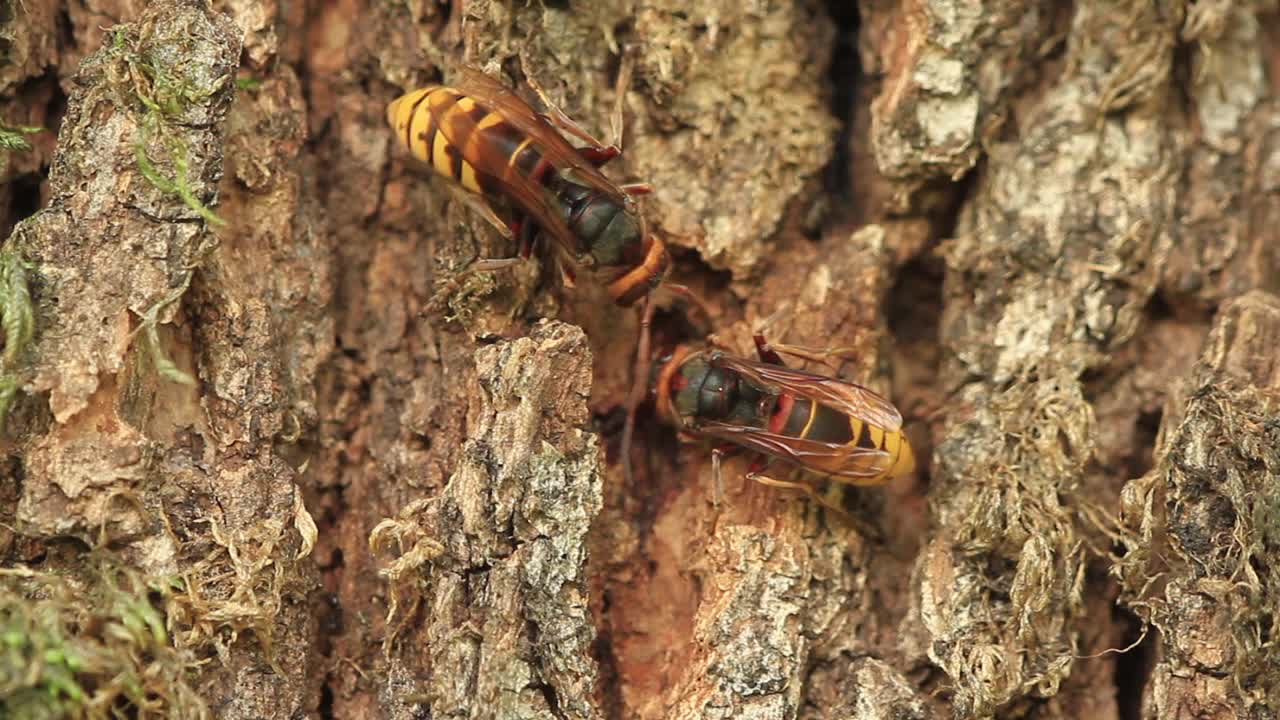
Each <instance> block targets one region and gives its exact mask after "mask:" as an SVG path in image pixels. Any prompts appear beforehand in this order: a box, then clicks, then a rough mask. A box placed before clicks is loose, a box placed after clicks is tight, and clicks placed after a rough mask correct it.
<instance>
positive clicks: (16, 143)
mask: <svg viewBox="0 0 1280 720" xmlns="http://www.w3.org/2000/svg"><path fill="white" fill-rule="evenodd" d="M41 132H44V128H42V127H32V126H28V125H15V126H10V125H6V124H5V123H3V122H0V150H8V151H10V152H30V150H31V143H30V141H28V140H27V136H28V135H35V134H36V133H41Z"/></svg>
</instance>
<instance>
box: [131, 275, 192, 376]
mask: <svg viewBox="0 0 1280 720" xmlns="http://www.w3.org/2000/svg"><path fill="white" fill-rule="evenodd" d="M192 274H193V273H192V272H191V271H188V272H187V274H186V277H185V279H184V280H183V282H182V284H181V285H179V286H178V287H177V288H175V289H174V290H173V292H171V293H169V294H168V295H166V296H165V297H163V298H161V299H160V301H159V302H157V303H156V304H154V305H152V306H151V307H150V308H148V309H147V311H146V313H144V314H143V316H142V324H141V325H139V326H138V329H137V330H135V331H134V334H135V335H137V334H141V335H142V342H143V348H144V349H145V351H146V355H147V358H148V359H149V360H150V361H151V365H152V367H154V368H155V371H156V372H157V373H159V374H160V376H161V377H164V378H167V379H169V380H172V381H173V382H176V383H180V384H182V385H195V384H196V379H195V378H193V377H191V375H190V374H189V373H187V372H185V371H183V370H182V369H181V368H179V367H178V366H177V365H176V364H175V363H174V362H173V360H172V359H170V358H169V356H168V355H166V354H165V352H164V346H163V344H162V343H161V342H160V312H161V311H162V310H164V309H165V308H166V307H168V306H170V305H172V304H173V303H175V302H177V301H178V300H179V299H181V298H182V296H183V295H184V294H185V293H186V292H187V288H189V287H191V276H192Z"/></svg>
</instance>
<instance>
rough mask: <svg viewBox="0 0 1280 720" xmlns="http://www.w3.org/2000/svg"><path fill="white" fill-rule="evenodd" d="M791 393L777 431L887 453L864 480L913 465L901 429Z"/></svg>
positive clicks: (907, 469)
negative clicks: (880, 466) (876, 470)
mask: <svg viewBox="0 0 1280 720" xmlns="http://www.w3.org/2000/svg"><path fill="white" fill-rule="evenodd" d="M792 397H793V398H794V399H793V401H792V403H791V408H790V412H789V413H788V415H787V419H786V422H785V423H784V424H783V425H782V428H781V430H780V432H781V434H783V435H789V436H791V437H797V438H804V439H805V440H812V441H815V442H825V443H834V444H837V445H849V446H851V447H857V448H862V449H866V450H881V451H883V452H885V453H888V456H889V459H888V462H887V464H885V465H884V467H885V470H884V471H883V472H881V473H878V474H877V475H876V476H875V477H870V478H868V479H867V484H872V483H876V482H881V481H884V480H888V479H889V478H893V477H897V476H899V475H905V474H907V473H909V472H911V471H912V470H914V469H915V464H916V463H915V456H914V455H913V454H912V452H911V446H910V445H909V444H908V443H907V439H906V437H905V436H903V434H902V431H901V430H885V429H884V428H882V427H879V426H877V425H874V424H872V423H869V422H864V421H862V420H860V419H858V418H856V417H853V416H851V415H846V414H845V413H842V412H840V411H838V410H835V409H834V408H831V407H829V406H827V405H824V404H822V403H818V402H814V401H812V400H810V399H808V398H802V397H795V396H792Z"/></svg>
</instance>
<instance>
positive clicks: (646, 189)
mask: <svg viewBox="0 0 1280 720" xmlns="http://www.w3.org/2000/svg"><path fill="white" fill-rule="evenodd" d="M619 189H620V190H622V192H624V193H626V194H628V195H648V194H649V193H651V192H653V186H652V185H650V184H649V183H627V184H626V185H620V186H619Z"/></svg>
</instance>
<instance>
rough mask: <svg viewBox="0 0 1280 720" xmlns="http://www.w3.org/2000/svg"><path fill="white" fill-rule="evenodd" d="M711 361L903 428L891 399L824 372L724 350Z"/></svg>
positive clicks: (873, 420)
mask: <svg viewBox="0 0 1280 720" xmlns="http://www.w3.org/2000/svg"><path fill="white" fill-rule="evenodd" d="M710 362H711V364H712V365H715V366H718V367H723V368H728V369H730V370H733V371H734V372H737V373H739V374H741V375H742V376H744V377H745V378H747V379H748V380H750V381H752V382H754V383H758V384H760V385H765V386H769V387H774V388H777V389H779V390H781V391H782V392H786V393H790V394H792V395H797V396H799V397H803V398H808V399H809V400H813V401H815V402H820V403H822V404H824V405H829V406H831V407H832V408H834V409H836V410H839V411H840V412H843V413H845V414H847V415H850V416H852V417H855V418H857V419H859V420H861V421H863V422H867V423H871V424H872V425H875V426H877V427H880V428H882V429H884V430H886V431H889V432H896V431H898V430H901V429H902V414H901V413H899V412H898V409H897V408H896V407H894V406H893V404H892V403H890V402H889V401H888V400H885V399H884V398H883V397H880V396H879V395H877V394H876V393H874V392H872V391H871V390H868V389H867V388H864V387H862V386H861V385H855V384H853V383H850V382H845V381H843V380H837V379H836V378H831V377H827V376H825V375H816V374H814V373H809V372H805V371H803V370H792V369H791V368H789V367H784V366H782V365H771V364H769V363H763V362H756V361H754V360H745V359H743V358H737V357H733V356H730V355H726V354H724V353H720V352H717V353H714V354H713V355H712V356H711V359H710Z"/></svg>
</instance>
